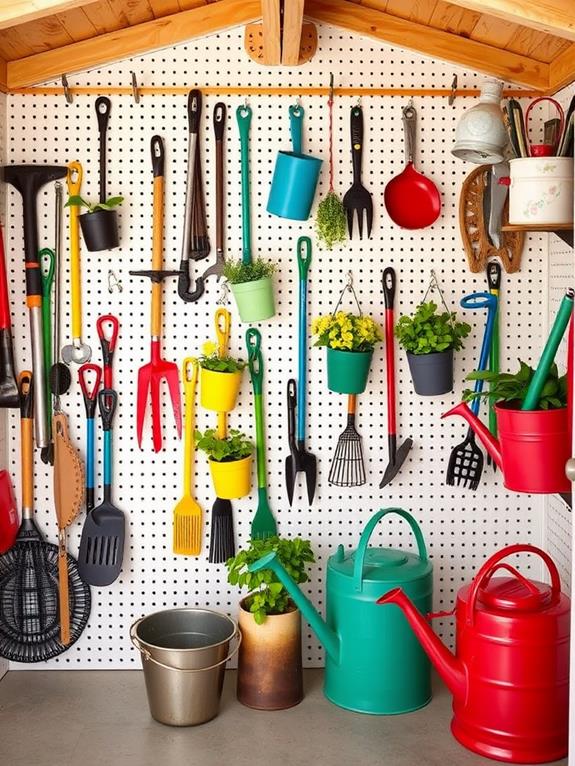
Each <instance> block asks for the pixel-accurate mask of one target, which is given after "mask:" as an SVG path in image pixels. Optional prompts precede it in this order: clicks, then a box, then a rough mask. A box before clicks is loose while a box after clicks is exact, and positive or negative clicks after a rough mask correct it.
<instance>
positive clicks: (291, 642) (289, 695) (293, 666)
mask: <svg viewBox="0 0 575 766" xmlns="http://www.w3.org/2000/svg"><path fill="white" fill-rule="evenodd" d="M272 551H274V552H275V553H276V555H277V557H278V559H279V561H280V562H281V563H282V564H283V566H284V567H285V569H286V570H287V572H288V573H289V574H290V575H291V577H292V578H293V579H294V580H295V582H296V583H298V584H300V583H304V582H307V581H308V579H309V578H308V574H307V570H308V567H309V565H310V564H311V563H313V562H314V561H315V557H314V554H313V551H312V549H311V544H310V542H309V540H301V539H300V538H294V539H291V540H288V539H283V538H280V537H267V538H266V539H264V540H250V543H249V546H248V547H247V548H246V549H245V550H241V551H239V553H238V554H237V555H236V556H234V557H233V558H231V559H228V561H227V562H226V566H227V568H228V582H229V583H230V584H231V585H238V586H239V587H240V588H246V589H247V591H248V595H247V596H246V597H245V598H244V599H243V600H242V601H241V602H240V614H239V620H238V622H239V626H240V630H241V632H242V645H241V647H240V653H239V658H238V686H237V695H238V700H239V701H240V702H241V703H242V704H243V705H246V706H247V707H252V708H256V709H258V710H283V709H285V708H289V707H293V706H294V705H297V704H299V703H300V702H301V701H302V699H303V681H302V675H303V673H302V659H301V615H300V611H299V609H297V607H296V606H295V604H294V603H293V601H291V599H290V597H289V594H288V592H287V590H286V589H285V588H284V586H283V585H282V583H281V582H280V581H279V580H278V579H277V577H276V575H275V573H274V572H272V570H271V569H262V570H260V571H258V572H250V571H249V569H248V567H249V565H250V564H253V563H254V562H256V561H258V560H259V559H260V558H261V557H262V556H264V555H266V554H268V553H271V552H272Z"/></svg>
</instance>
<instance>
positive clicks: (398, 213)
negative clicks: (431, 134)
mask: <svg viewBox="0 0 575 766" xmlns="http://www.w3.org/2000/svg"><path fill="white" fill-rule="evenodd" d="M416 117H417V115H416V112H415V109H414V107H413V106H411V104H410V105H409V106H406V107H405V108H404V109H403V130H404V134H405V153H406V155H407V165H406V166H405V168H404V170H403V171H402V172H401V173H400V174H399V175H398V176H395V178H392V179H391V181H390V182H389V183H388V184H387V186H386V187H385V192H384V200H385V207H386V208H387V212H388V213H389V217H390V218H391V220H392V221H393V222H394V223H396V224H397V225H398V226H401V227H402V228H404V229H424V228H425V227H426V226H431V224H432V223H433V222H434V221H436V220H437V218H438V216H439V213H440V212H441V197H440V195H439V190H438V189H437V186H436V185H435V184H434V183H433V181H430V180H429V178H426V177H425V176H424V175H422V174H421V173H419V172H418V171H417V170H416V169H415V168H414V166H413V155H414V150H415V123H416Z"/></svg>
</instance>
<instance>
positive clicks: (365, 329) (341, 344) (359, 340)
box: [311, 311, 383, 351]
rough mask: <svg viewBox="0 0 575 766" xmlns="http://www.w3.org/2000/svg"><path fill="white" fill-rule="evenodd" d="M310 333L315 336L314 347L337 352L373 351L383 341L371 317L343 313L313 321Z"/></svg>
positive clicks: (339, 312) (377, 326) (328, 315)
mask: <svg viewBox="0 0 575 766" xmlns="http://www.w3.org/2000/svg"><path fill="white" fill-rule="evenodd" d="M311 331H312V334H313V335H316V336H317V340H316V342H315V345H316V346H327V347H328V348H333V349H335V350H337V351H373V349H374V347H375V344H376V343H379V342H380V341H382V340H383V335H382V334H381V330H380V328H379V325H378V324H377V323H376V322H375V321H374V320H373V319H372V318H371V317H369V316H363V315H361V314H360V315H357V314H351V313H346V312H345V311H338V312H337V313H336V314H327V315H326V316H322V317H318V318H317V319H314V320H313V322H312V325H311Z"/></svg>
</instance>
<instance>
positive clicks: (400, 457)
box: [379, 439, 413, 489]
mask: <svg viewBox="0 0 575 766" xmlns="http://www.w3.org/2000/svg"><path fill="white" fill-rule="evenodd" d="M412 447H413V439H406V440H405V441H404V442H403V444H402V445H401V446H400V448H399V449H398V450H397V451H396V453H395V460H392V459H391V457H390V460H389V463H388V464H387V468H386V469H385V473H384V474H383V478H382V480H381V483H380V485H379V487H380V489H382V488H383V487H386V486H387V485H388V484H390V482H392V481H393V479H395V477H396V476H397V474H398V473H399V471H400V470H401V466H402V465H403V464H404V462H405V459H406V457H407V456H408V454H409V450H410V449H411V448H412Z"/></svg>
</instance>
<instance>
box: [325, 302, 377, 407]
mask: <svg viewBox="0 0 575 766" xmlns="http://www.w3.org/2000/svg"><path fill="white" fill-rule="evenodd" d="M312 333H313V335H317V340H316V342H315V345H316V346H325V347H326V348H327V386H328V388H329V390H330V391H336V392H337V393H339V394H361V393H363V391H365V387H366V385H367V377H368V375H369V368H370V366H371V359H372V357H373V349H374V348H375V345H376V343H379V342H380V341H381V340H382V339H383V338H382V335H381V330H380V329H379V326H378V325H377V323H376V322H375V321H374V320H373V319H372V318H371V317H369V316H363V315H362V314H350V313H346V312H345V311H338V312H337V313H336V314H327V315H326V316H323V317H318V318H317V319H315V320H314V321H313V323H312Z"/></svg>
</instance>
